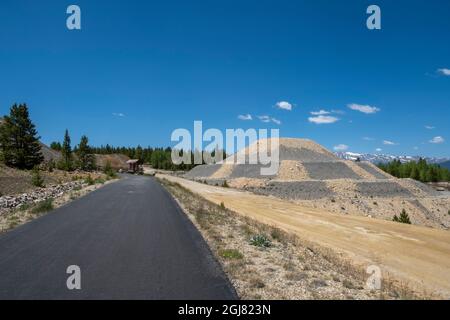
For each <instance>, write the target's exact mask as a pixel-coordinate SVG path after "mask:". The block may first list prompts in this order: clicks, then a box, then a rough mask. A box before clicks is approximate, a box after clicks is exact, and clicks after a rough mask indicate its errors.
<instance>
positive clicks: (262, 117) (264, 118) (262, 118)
mask: <svg viewBox="0 0 450 320" xmlns="http://www.w3.org/2000/svg"><path fill="white" fill-rule="evenodd" d="M258 118H259V120H261V121H262V122H265V123H268V122H270V117H269V116H258Z"/></svg>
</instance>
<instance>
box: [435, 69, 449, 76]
mask: <svg viewBox="0 0 450 320" xmlns="http://www.w3.org/2000/svg"><path fill="white" fill-rule="evenodd" d="M437 72H438V73H440V74H442V75H444V76H450V69H447V68H441V69H438V70H437Z"/></svg>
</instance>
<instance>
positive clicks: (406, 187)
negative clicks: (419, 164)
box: [185, 138, 450, 229]
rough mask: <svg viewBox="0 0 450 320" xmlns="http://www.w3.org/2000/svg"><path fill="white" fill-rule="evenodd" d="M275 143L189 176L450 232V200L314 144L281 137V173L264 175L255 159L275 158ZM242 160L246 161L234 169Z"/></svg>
mask: <svg viewBox="0 0 450 320" xmlns="http://www.w3.org/2000/svg"><path fill="white" fill-rule="evenodd" d="M271 143H272V140H270V139H266V140H260V141H257V142H255V143H253V144H251V145H250V146H248V147H247V148H244V149H242V150H240V151H239V152H237V153H236V154H234V155H232V156H230V157H229V158H227V159H225V160H224V162H223V163H218V164H213V165H202V166H197V167H195V168H194V169H192V170H191V171H190V172H188V173H187V174H186V175H185V177H186V178H188V179H192V180H198V181H201V182H203V183H207V184H210V185H214V186H222V185H228V186H230V187H233V188H238V189H245V190H248V191H251V192H253V193H257V194H262V195H268V196H274V197H277V198H282V199H288V200H291V201H297V202H302V203H303V204H304V205H310V206H312V207H320V208H323V209H326V210H330V211H332V212H339V213H343V214H352V215H353V214H354V215H364V216H371V217H375V218H381V219H386V220H392V218H393V216H394V215H395V214H397V215H398V214H400V212H401V211H402V210H403V209H405V210H407V212H408V214H409V216H410V218H411V220H412V221H413V223H415V224H422V225H427V226H431V227H437V228H444V229H446V228H449V227H450V215H448V214H447V212H448V210H449V209H450V198H449V197H447V198H443V197H442V195H440V194H439V193H437V192H436V191H434V190H432V189H431V188H430V187H428V186H426V185H424V184H422V183H420V182H417V181H413V180H410V179H397V178H395V177H393V176H391V175H389V174H387V173H385V172H383V171H382V170H381V169H379V168H378V167H376V166H375V165H373V164H371V163H369V162H354V161H350V160H341V159H339V158H337V157H336V156H335V155H334V154H333V153H331V152H330V151H328V150H327V149H325V148H324V147H322V146H321V145H319V144H317V143H315V142H314V141H311V140H307V139H292V138H280V140H279V148H278V150H277V151H278V153H279V168H278V172H277V173H276V174H274V175H262V174H261V168H263V167H265V166H264V165H261V164H253V163H252V162H251V161H250V160H251V159H258V157H259V156H260V155H261V154H262V153H265V154H269V155H270V152H267V150H270V145H271ZM239 158H240V159H244V160H245V161H244V162H243V163H242V164H235V160H237V159H239ZM266 167H267V166H266ZM225 182H226V184H225ZM444 213H445V214H444Z"/></svg>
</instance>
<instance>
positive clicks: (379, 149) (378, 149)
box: [375, 148, 383, 152]
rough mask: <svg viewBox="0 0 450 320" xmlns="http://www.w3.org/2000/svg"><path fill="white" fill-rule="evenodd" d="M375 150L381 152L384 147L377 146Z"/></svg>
mask: <svg viewBox="0 0 450 320" xmlns="http://www.w3.org/2000/svg"><path fill="white" fill-rule="evenodd" d="M375 151H376V152H381V151H383V149H381V148H376V149H375Z"/></svg>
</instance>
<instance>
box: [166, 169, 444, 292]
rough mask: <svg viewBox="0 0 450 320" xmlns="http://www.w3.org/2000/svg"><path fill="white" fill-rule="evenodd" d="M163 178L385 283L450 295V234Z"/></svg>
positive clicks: (172, 178) (168, 177) (179, 179)
mask: <svg viewBox="0 0 450 320" xmlns="http://www.w3.org/2000/svg"><path fill="white" fill-rule="evenodd" d="M164 178H166V179H168V180H170V181H172V182H176V183H179V184H180V185H181V186H183V187H184V188H187V189H188V190H190V191H191V192H193V193H195V194H197V195H201V196H202V197H204V198H205V199H207V200H208V201H211V202H213V203H215V204H218V205H220V204H221V203H224V205H225V207H226V208H229V209H230V210H232V211H234V212H237V213H239V214H241V215H243V216H245V217H249V218H252V219H255V220H256V221H258V222H260V223H264V224H268V225H271V226H275V227H277V228H280V229H281V230H283V231H286V232H288V233H291V234H294V235H296V236H297V237H299V238H300V239H305V240H306V241H311V242H313V243H315V244H317V245H319V246H321V247H324V248H327V249H329V250H331V251H332V252H335V253H337V254H339V255H342V256H345V257H348V258H349V259H351V261H353V263H354V264H355V265H358V266H361V267H363V268H366V267H367V266H369V265H375V266H377V267H379V268H380V269H381V271H382V276H383V278H384V279H386V278H389V279H394V281H397V282H398V283H401V284H402V285H404V286H408V287H409V288H412V289H414V290H416V291H417V292H421V293H422V294H424V295H426V296H433V297H443V298H448V297H449V296H450V277H448V275H449V274H450V233H449V232H448V231H444V230H438V229H433V228H427V227H422V226H416V225H405V224H401V223H396V222H391V221H384V220H378V219H372V218H369V217H361V216H352V215H342V214H334V213H330V212H329V211H327V210H323V209H320V208H311V207H305V206H302V205H301V204H298V203H293V202H290V201H286V200H281V199H277V198H274V197H270V196H262V195H255V194H252V193H249V192H243V191H239V190H235V189H229V188H221V187H214V186H209V185H206V184H201V183H197V182H194V181H190V180H186V179H182V178H178V177H171V176H164Z"/></svg>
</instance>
